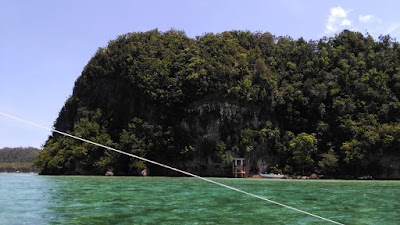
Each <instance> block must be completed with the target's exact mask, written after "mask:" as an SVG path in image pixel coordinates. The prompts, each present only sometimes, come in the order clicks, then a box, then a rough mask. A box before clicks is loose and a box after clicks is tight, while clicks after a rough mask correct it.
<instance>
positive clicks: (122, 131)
mask: <svg viewBox="0 0 400 225" xmlns="http://www.w3.org/2000/svg"><path fill="white" fill-rule="evenodd" d="M328 42H329V43H328ZM328 42H327V41H326V40H320V42H318V43H317V42H310V43H307V42H305V41H304V40H303V39H299V40H292V39H290V38H282V37H281V38H277V37H275V36H273V35H271V34H269V33H264V34H261V33H254V34H252V33H250V32H241V31H231V32H224V33H222V34H217V35H214V34H206V35H204V36H202V37H198V38H196V39H192V38H188V37H186V35H185V34H184V33H183V32H180V31H175V30H171V31H168V32H165V33H161V32H158V31H157V30H154V31H149V32H145V33H129V34H126V35H121V36H119V37H118V38H117V39H116V40H114V41H110V42H109V44H108V46H107V47H106V48H99V49H98V51H97V52H96V54H95V55H94V56H93V57H92V59H91V60H90V61H89V62H88V64H87V65H86V66H85V68H84V69H83V71H82V75H81V76H80V77H79V78H78V79H77V81H76V82H75V86H74V89H73V94H72V96H71V97H70V98H69V99H68V100H67V101H66V103H65V105H64V107H63V108H62V109H61V111H60V113H59V116H58V118H57V120H56V122H55V124H54V127H55V129H57V130H60V131H64V132H69V133H71V134H73V135H76V136H79V137H83V138H86V139H89V140H91V141H95V142H98V143H101V144H104V145H107V146H111V147H113V148H117V149H120V150H122V151H126V152H129V153H131V154H135V155H138V156H142V157H146V158H149V159H151V160H155V161H158V162H161V163H165V164H168V165H171V166H174V167H178V168H180V169H184V170H188V171H189V172H192V173H195V174H198V175H202V176H231V172H232V171H231V170H232V165H231V162H232V159H233V158H234V157H238V158H246V164H247V165H246V166H248V167H249V169H250V173H257V171H258V170H259V165H258V164H259V163H258V162H262V164H263V166H265V167H266V168H268V169H269V170H271V171H275V172H278V173H284V174H289V175H291V174H297V175H299V174H312V173H314V172H315V171H320V172H321V173H323V174H328V175H330V176H342V177H343V176H353V177H357V176H360V175H362V173H364V172H368V174H371V175H373V176H374V177H390V178H396V177H399V176H400V175H399V174H400V169H399V165H398V163H397V162H398V161H397V162H396V161H395V159H398V158H399V157H400V155H399V152H400V151H398V146H399V145H398V140H399V139H400V132H398V130H399V129H400V123H399V122H397V121H400V116H399V115H400V111H399V109H400V107H398V106H400V102H399V101H398V100H397V99H398V98H400V94H399V93H400V91H399V90H400V89H399V90H398V87H399V85H400V78H399V77H400V75H399V74H398V73H397V72H396V71H397V69H396V68H398V67H400V63H399V62H398V60H397V59H398V58H400V51H397V50H396V51H394V50H393V49H394V48H395V45H394V44H393V45H387V46H386V47H385V45H384V44H382V43H375V42H374V41H373V39H372V40H371V39H370V37H364V36H362V35H361V36H360V34H359V33H353V32H350V31H344V32H343V33H342V34H340V35H339V36H338V37H336V38H335V39H331V40H329V41H328ZM367 45H368V46H367ZM371 49H374V51H375V52H374V54H372V53H371V51H372V50H371ZM373 55H375V58H374V59H371V57H372V56H373ZM367 56H368V57H367ZM379 57H383V58H379ZM350 59H351V60H350ZM380 61H382V62H385V63H378V64H377V63H376V62H380ZM350 64H351V65H350ZM386 66H387V68H386ZM390 66H391V67H390ZM389 67H390V68H389ZM349 68H355V69H354V70H352V71H350V69H349ZM387 73H389V74H387ZM366 76H370V77H366ZM374 76H376V77H381V78H379V79H378V78H376V79H375V77H374ZM397 82H398V83H397ZM397 84H399V85H397ZM368 91H369V92H371V93H369V92H368ZM371 96H372V97H371ZM369 100H371V101H369ZM396 110H397V111H396ZM36 164H37V165H38V166H39V167H40V168H41V170H42V172H41V173H42V174H99V175H102V174H105V173H106V172H107V171H114V173H115V175H141V171H143V170H145V169H149V170H150V171H151V174H152V175H169V176H175V175H178V174H177V173H175V172H173V171H169V170H167V169H163V168H161V167H158V166H154V165H151V164H149V163H145V162H142V161H140V160H135V159H133V158H130V157H127V156H124V155H120V154H117V153H115V152H109V151H106V150H104V149H101V148H98V147H95V146H91V145H89V144H86V143H81V142H79V141H74V140H71V139H70V138H67V137H62V136H60V135H59V134H53V136H51V137H49V140H48V141H47V142H46V144H45V146H44V149H43V151H42V152H41V154H40V155H39V157H38V159H37V160H36ZM267 172H268V171H267Z"/></svg>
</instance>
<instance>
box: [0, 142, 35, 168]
mask: <svg viewBox="0 0 400 225" xmlns="http://www.w3.org/2000/svg"><path fill="white" fill-rule="evenodd" d="M39 152H40V150H39V149H37V148H32V147H28V148H22V147H19V148H2V149H0V172H16V171H20V172H32V171H37V170H36V168H35V167H34V166H33V161H34V160H35V158H36V157H37V156H38V155H39Z"/></svg>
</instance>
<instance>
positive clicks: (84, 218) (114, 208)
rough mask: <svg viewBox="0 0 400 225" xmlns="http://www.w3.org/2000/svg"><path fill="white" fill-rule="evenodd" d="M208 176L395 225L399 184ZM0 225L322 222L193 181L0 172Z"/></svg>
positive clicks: (345, 219) (313, 208)
mask: <svg viewBox="0 0 400 225" xmlns="http://www.w3.org/2000/svg"><path fill="white" fill-rule="evenodd" d="M213 180H215V181H218V182H221V183H224V184H227V185H230V186H233V187H236V188H239V189H242V190H244V191H248V192H250V193H253V194H256V195H260V196H263V197H266V198H269V199H271V200H274V201H278V202H280V203H283V204H287V205H290V206H293V207H295V208H299V209H302V210H305V211H308V212H311V213H314V214H317V215H319V216H322V217H326V218H329V219H332V220H335V221H338V222H341V223H344V224H400V222H399V221H400V181H343V180H267V179H228V178H213ZM0 224H329V223H328V222H325V221H321V220H319V219H317V218H314V217H310V216H307V215H304V214H301V213H298V212H295V211H292V210H289V209H286V208H283V207H281V206H277V205H273V204H271V203H268V202H265V201H261V200H259V199H256V198H253V197H251V196H247V195H243V194H241V193H238V192H235V191H232V190H228V189H226V188H223V187H220V186H216V185H213V184H210V183H207V182H204V181H201V180H198V179H196V178H168V177H145V178H143V177H96V176H38V175H36V174H5V173H3V174H1V173H0Z"/></svg>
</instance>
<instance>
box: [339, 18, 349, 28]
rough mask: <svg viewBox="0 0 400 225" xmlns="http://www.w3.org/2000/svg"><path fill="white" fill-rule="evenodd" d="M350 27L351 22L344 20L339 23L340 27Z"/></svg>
mask: <svg viewBox="0 0 400 225" xmlns="http://www.w3.org/2000/svg"><path fill="white" fill-rule="evenodd" d="M350 25H351V20H348V19H345V20H343V21H342V23H340V26H350Z"/></svg>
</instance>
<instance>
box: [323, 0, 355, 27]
mask: <svg viewBox="0 0 400 225" xmlns="http://www.w3.org/2000/svg"><path fill="white" fill-rule="evenodd" d="M348 13H349V10H345V9H343V8H342V7H340V6H338V7H335V8H331V12H330V14H329V17H328V22H327V24H326V25H325V34H332V33H335V32H336V31H338V30H339V29H343V28H344V27H348V26H351V24H352V21H351V20H349V19H348V18H347V15H348Z"/></svg>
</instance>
